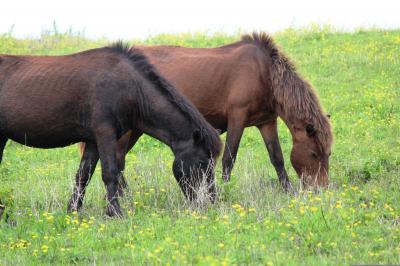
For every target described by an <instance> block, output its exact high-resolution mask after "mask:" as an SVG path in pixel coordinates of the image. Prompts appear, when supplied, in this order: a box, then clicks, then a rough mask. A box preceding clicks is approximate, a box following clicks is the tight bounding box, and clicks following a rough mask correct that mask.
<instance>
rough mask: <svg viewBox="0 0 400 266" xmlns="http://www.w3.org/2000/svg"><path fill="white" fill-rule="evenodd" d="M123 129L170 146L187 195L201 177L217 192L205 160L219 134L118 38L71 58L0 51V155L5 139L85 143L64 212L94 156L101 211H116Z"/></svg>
mask: <svg viewBox="0 0 400 266" xmlns="http://www.w3.org/2000/svg"><path fill="white" fill-rule="evenodd" d="M127 132H133V134H132V135H137V134H138V133H137V132H140V133H143V132H144V133H146V134H148V135H150V136H153V137H155V138H157V139H159V140H160V141H162V142H164V143H166V144H167V145H169V146H170V147H171V149H172V151H173V153H174V155H175V161H174V164H173V173H174V175H175V178H176V179H177V181H178V183H179V185H180V187H181V189H182V190H183V192H184V194H185V196H186V197H187V198H188V199H190V200H195V199H196V196H197V192H198V188H199V186H200V184H201V183H203V182H205V183H206V185H208V192H209V193H210V194H211V195H210V196H211V197H212V198H213V197H214V196H215V184H214V171H213V168H212V165H211V168H210V166H209V161H212V160H214V159H215V157H216V156H217V155H218V154H219V151H220V148H221V142H220V139H219V135H218V133H217V132H216V130H215V129H214V128H212V127H211V125H209V124H208V123H207V121H206V120H205V119H204V118H203V116H202V115H201V114H200V113H199V112H198V111H197V109H196V108H195V107H194V106H193V105H192V104H191V103H190V102H189V101H187V100H186V99H185V98H184V97H183V96H182V95H181V94H180V93H178V92H177V91H176V90H175V89H174V87H173V86H172V85H170V84H169V83H168V82H167V81H166V80H165V79H164V78H163V77H162V76H161V75H159V74H158V72H157V71H156V70H155V69H154V68H153V66H152V65H151V64H149V63H148V61H147V59H146V57H145V56H143V55H142V53H141V52H139V51H138V50H137V49H134V48H127V46H124V45H123V44H121V43H117V44H115V45H113V46H111V47H105V48H99V49H94V50H89V51H86V52H82V53H77V54H73V55H69V56H10V55H0V160H1V157H2V154H3V149H4V146H5V144H6V142H7V140H8V139H12V140H14V141H17V142H19V143H21V144H24V145H27V146H31V147H38V148H55V147H63V146H67V145H70V144H73V143H76V142H86V149H85V152H84V153H83V156H82V159H81V163H80V167H79V171H78V173H77V174H76V184H75V188H74V193H73V195H72V197H71V200H70V202H69V205H68V210H69V211H72V210H78V209H79V208H80V207H81V205H82V201H83V197H84V194H85V190H86V186H87V185H88V183H89V181H90V177H91V176H92V174H93V171H94V169H95V167H96V164H97V162H98V160H99V159H100V161H101V165H102V178H103V181H104V184H105V186H106V190H107V202H108V204H107V212H106V213H107V214H108V215H110V216H115V215H116V216H120V215H121V210H120V206H119V203H118V199H117V197H116V195H117V194H116V193H117V190H118V181H119V176H120V172H121V165H120V164H121V162H120V161H118V160H117V140H118V139H119V138H120V137H121V136H123V135H125V134H127ZM122 163H123V162H122Z"/></svg>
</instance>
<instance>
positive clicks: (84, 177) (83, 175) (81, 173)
mask: <svg viewBox="0 0 400 266" xmlns="http://www.w3.org/2000/svg"><path fill="white" fill-rule="evenodd" d="M98 160H99V153H98V151H97V147H96V144H94V143H86V144H85V149H84V151H83V155H82V158H81V163H80V165H79V170H78V172H77V173H76V177H75V187H74V192H73V194H72V196H71V199H70V200H69V203H68V209H67V211H68V212H72V211H78V210H79V209H80V208H81V206H82V202H83V198H84V196H85V191H86V187H87V185H88V184H89V182H90V178H91V177H92V175H93V172H94V170H95V169H96V165H97V161H98Z"/></svg>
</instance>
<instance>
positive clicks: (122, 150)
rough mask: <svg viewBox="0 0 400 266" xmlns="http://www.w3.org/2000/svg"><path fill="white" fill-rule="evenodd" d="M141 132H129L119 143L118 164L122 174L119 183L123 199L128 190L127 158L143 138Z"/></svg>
mask: <svg viewBox="0 0 400 266" xmlns="http://www.w3.org/2000/svg"><path fill="white" fill-rule="evenodd" d="M142 134H143V133H142V132H140V131H128V132H127V133H125V134H124V135H123V136H122V137H121V138H120V139H119V140H118V143H117V163H118V171H119V172H121V176H120V182H119V183H118V196H120V197H123V195H124V190H125V189H127V188H128V183H127V182H126V179H125V177H124V174H123V172H124V169H125V157H126V155H127V154H128V152H129V151H130V150H131V149H132V147H133V146H134V145H135V144H136V142H137V141H138V139H139V138H140V136H142Z"/></svg>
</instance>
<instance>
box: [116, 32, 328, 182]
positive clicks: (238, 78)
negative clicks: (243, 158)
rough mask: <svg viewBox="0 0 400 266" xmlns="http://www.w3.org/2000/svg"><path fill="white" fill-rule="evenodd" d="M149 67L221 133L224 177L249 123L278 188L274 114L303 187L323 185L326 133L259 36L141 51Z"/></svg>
mask: <svg viewBox="0 0 400 266" xmlns="http://www.w3.org/2000/svg"><path fill="white" fill-rule="evenodd" d="M140 49H141V50H142V51H143V52H144V54H146V56H147V57H148V58H149V60H150V62H151V63H153V64H154V66H156V67H157V69H159V71H160V72H161V73H162V74H163V75H164V76H165V77H166V78H167V79H168V80H169V81H170V82H172V84H174V85H175V86H176V87H177V88H178V89H180V90H181V92H182V93H183V94H184V95H186V97H188V99H189V100H191V101H192V103H193V104H194V105H195V106H196V107H197V108H198V109H199V111H200V112H201V113H202V114H203V115H204V116H205V118H206V119H207V121H208V122H209V123H210V124H211V125H213V126H214V127H215V128H217V129H219V130H220V131H221V132H222V133H223V132H225V131H227V137H226V145H225V150H224V153H223V158H222V166H223V177H224V179H225V180H229V178H230V174H231V170H232V167H233V163H234V161H235V159H236V154H237V151H238V148H239V142H240V139H241V136H242V133H243V130H244V128H245V127H250V126H256V127H257V128H258V129H259V131H260V133H261V135H262V137H263V139H264V142H265V145H266V147H267V150H268V152H269V156H270V160H271V162H272V164H273V166H274V167H275V170H276V172H277V175H278V177H279V181H280V183H281V184H282V186H283V188H284V189H285V190H288V189H289V188H290V182H289V179H288V176H287V173H286V171H285V166H284V160H283V155H282V150H281V147H280V143H279V139H278V131H277V118H278V117H280V118H281V119H282V120H283V121H284V122H285V124H286V125H287V127H288V128H289V130H290V133H291V135H292V139H293V147H292V152H291V156H290V159H291V162H292V165H293V167H294V169H295V170H296V173H297V174H298V176H299V177H300V178H301V180H302V181H303V182H302V183H303V184H304V185H313V186H326V185H328V178H329V175H328V168H329V156H330V150H331V145H332V132H331V126H330V123H329V119H328V117H327V115H326V114H324V113H323V111H322V108H321V105H320V103H319V99H318V96H317V94H316V92H315V91H314V89H313V88H312V86H311V84H310V83H308V82H307V81H305V80H304V79H303V78H302V77H301V76H300V75H299V74H298V73H297V71H296V68H295V66H294V64H293V63H291V61H290V60H289V58H288V57H287V56H285V55H284V53H282V51H281V50H280V49H279V48H278V47H277V46H276V45H275V43H274V41H273V39H272V38H271V37H270V36H269V35H267V34H266V33H258V34H257V33H253V34H252V35H244V36H243V37H242V39H241V40H240V41H238V42H235V43H232V44H229V45H226V46H222V47H217V48H185V47H178V46H150V47H146V46H142V47H140ZM138 137H139V135H137V133H136V134H130V133H128V134H127V135H126V136H123V137H122V138H121V140H120V142H119V143H118V146H119V152H118V154H119V157H120V158H121V159H120V160H122V157H123V156H125V153H126V152H127V151H129V149H130V148H131V147H132V145H133V144H134V143H135V142H136V140H137V138H138Z"/></svg>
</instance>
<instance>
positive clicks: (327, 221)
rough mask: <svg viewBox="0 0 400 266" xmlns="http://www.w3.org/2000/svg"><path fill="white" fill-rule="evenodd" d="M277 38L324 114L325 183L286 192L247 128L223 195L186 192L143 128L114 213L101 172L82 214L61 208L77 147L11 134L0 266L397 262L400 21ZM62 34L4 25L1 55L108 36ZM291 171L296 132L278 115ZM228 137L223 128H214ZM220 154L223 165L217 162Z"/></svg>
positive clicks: (176, 39) (216, 38)
mask: <svg viewBox="0 0 400 266" xmlns="http://www.w3.org/2000/svg"><path fill="white" fill-rule="evenodd" d="M274 37H275V38H276V41H277V43H278V44H279V45H280V46H281V47H282V49H283V50H284V51H285V52H286V53H287V54H288V55H289V56H290V57H291V58H293V60H294V61H295V62H296V63H297V65H298V68H299V71H300V72H301V73H302V75H303V76H304V77H305V78H306V79H308V80H309V81H310V82H311V83H312V84H313V85H314V86H315V88H316V90H317V91H318V93H319V95H320V97H321V101H322V104H323V106H324V108H325V110H326V111H327V112H328V113H330V114H331V121H332V124H333V129H334V135H335V143H334V146H333V151H332V157H331V162H330V165H331V168H330V176H331V185H330V188H329V189H326V190H324V191H321V192H320V193H314V192H311V191H299V192H298V194H297V195H295V196H293V195H292V196H289V195H286V194H284V193H282V192H281V190H280V189H279V186H278V181H277V177H276V174H275V171H274V170H273V167H272V165H271V163H270V162H269V159H268V155H267V151H266V149H265V147H264V144H263V142H262V138H261V135H260V134H259V133H258V131H257V130H256V129H253V128H248V129H246V130H245V134H244V138H243V140H242V142H241V146H240V150H239V155H238V159H237V163H236V166H235V169H234V172H233V178H232V181H231V182H230V183H228V184H224V183H223V182H222V181H221V178H220V167H219V169H218V175H217V179H218V186H219V188H220V197H219V201H218V202H217V203H216V204H215V205H213V206H208V207H207V208H205V209H194V208H192V207H190V206H188V204H187V203H186V202H185V201H184V199H183V195H182V194H181V192H180V191H179V188H178V185H177V184H176V182H175V180H174V178H173V175H172V172H171V165H172V159H173V157H172V154H171V152H170V150H169V148H168V147H166V146H165V145H163V144H161V143H160V142H158V141H156V140H153V139H151V138H149V137H143V138H142V139H141V140H140V141H139V143H138V144H137V145H136V146H135V148H134V149H133V150H132V151H131V152H130V154H129V155H128V159H127V169H126V173H125V174H126V176H127V179H128V182H129V186H130V192H129V193H128V195H127V197H126V198H125V200H123V207H124V210H125V212H126V215H125V218H123V219H117V220H113V219H108V218H106V217H105V215H104V209H105V208H104V206H105V202H104V194H105V190H104V186H103V184H102V181H101V178H100V171H99V169H97V170H96V172H95V175H94V177H93V178H92V182H91V184H90V186H89V188H88V191H87V194H86V195H87V196H86V198H85V203H84V207H83V209H82V212H81V213H79V214H71V215H67V214H66V212H65V210H66V202H67V200H68V199H69V196H70V194H71V193H72V186H73V180H74V175H75V171H76V170H77V167H78V163H79V154H78V150H77V147H76V146H71V147H68V148H64V149H54V150H39V149H32V148H27V147H24V146H22V145H19V144H16V143H13V142H11V141H10V142H9V143H8V144H7V147H6V150H5V154H4V157H3V163H2V165H1V166H0V198H1V199H2V200H3V202H4V203H5V205H6V210H7V211H8V212H9V213H10V215H11V219H12V220H13V221H15V223H16V226H10V225H8V224H6V223H5V222H4V221H1V222H0V265H8V264H11V263H13V264H38V263H48V264H61V263H62V264H75V263H79V264H93V263H101V264H103V263H114V264H120V263H121V264H132V263H135V264H162V265H165V264H170V265H172V264H201V265H209V264H215V265H225V264H226V265H228V264H264V265H265V264H267V265H336V264H377V263H381V264H399V263H400V244H399V243H400V30H393V31H384V30H360V31H358V32H354V33H343V32H335V31H333V30H330V29H325V28H317V29H313V30H308V29H307V30H291V29H289V30H286V31H284V32H280V33H277V34H275V36H274ZM238 38H239V35H237V36H227V35H224V34H216V35H212V36H209V35H206V34H202V33H196V34H181V35H168V34H163V35H158V36H153V37H150V38H149V39H147V40H144V41H135V42H136V43H139V42H140V43H146V44H173V45H183V46H189V47H214V46H219V45H222V44H226V43H229V42H232V41H234V40H237V39H238ZM107 43H108V41H107V40H105V39H102V40H89V39H85V38H84V36H79V35H71V34H68V33H66V34H60V33H57V34H47V35H43V36H42V37H41V38H40V39H35V40H33V39H24V40H20V39H15V38H13V37H12V36H10V35H7V34H3V35H0V54H2V53H10V54H32V55H38V54H49V55H55V54H68V53H72V52H75V51H81V50H84V49H89V48H94V47H99V46H103V45H106V44H107ZM279 130H280V139H281V143H282V146H283V150H284V154H285V159H286V168H287V170H288V172H289V174H290V177H291V180H292V181H293V182H295V183H297V182H298V180H297V177H296V175H295V173H294V170H293V168H292V167H291V165H290V163H289V160H288V155H289V153H290V149H291V137H290V135H289V132H288V130H287V128H286V127H285V125H284V124H283V123H282V122H280V125H279ZM223 137H224V136H223ZM219 164H220V162H219Z"/></svg>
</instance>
